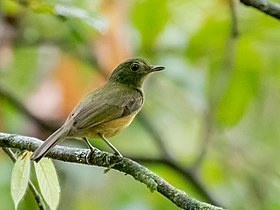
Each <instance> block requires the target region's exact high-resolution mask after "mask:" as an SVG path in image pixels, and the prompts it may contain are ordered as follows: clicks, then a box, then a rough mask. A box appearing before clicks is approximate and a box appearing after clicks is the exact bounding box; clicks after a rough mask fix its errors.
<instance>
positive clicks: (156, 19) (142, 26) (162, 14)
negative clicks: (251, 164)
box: [131, 0, 168, 49]
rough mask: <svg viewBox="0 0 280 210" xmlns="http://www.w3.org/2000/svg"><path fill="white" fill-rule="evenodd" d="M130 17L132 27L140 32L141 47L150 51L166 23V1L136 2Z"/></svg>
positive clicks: (145, 0) (146, 0)
mask: <svg viewBox="0 0 280 210" xmlns="http://www.w3.org/2000/svg"><path fill="white" fill-rule="evenodd" d="M131 15H132V22H133V24H134V26H135V27H136V28H137V29H138V30H139V32H140V35H141V39H142V45H143V46H144V48H145V49H150V48H151V47H152V45H153V44H154V41H155V39H156V38H157V36H158V35H159V33H160V32H161V31H162V30H163V29H164V27H165V25H166V23H167V21H168V8H167V1H166V0H144V1H137V3H135V5H134V7H133V9H132V13H131Z"/></svg>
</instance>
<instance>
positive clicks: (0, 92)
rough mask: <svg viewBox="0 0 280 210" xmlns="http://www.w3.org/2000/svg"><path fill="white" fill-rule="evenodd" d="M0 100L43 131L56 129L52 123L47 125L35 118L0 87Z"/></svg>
mask: <svg viewBox="0 0 280 210" xmlns="http://www.w3.org/2000/svg"><path fill="white" fill-rule="evenodd" d="M1 98H3V99H5V100H7V101H8V102H9V103H10V104H11V105H13V106H14V107H15V108H16V109H17V110H19V111H20V112H21V113H22V114H24V115H26V116H27V117H29V118H30V119H31V120H32V121H33V122H35V123H36V124H37V125H39V126H40V127H41V128H43V129H44V130H47V131H51V132H53V131H55V130H56V129H57V128H58V126H53V123H47V122H45V121H43V120H42V119H40V118H38V117H37V116H35V115H34V114H33V113H31V112H30V111H29V110H28V109H27V108H26V107H25V106H24V105H23V104H22V103H21V102H20V101H19V100H18V99H17V97H16V96H15V95H14V94H13V93H11V92H9V91H8V90H6V89H5V88H3V87H1V86H0V99H1Z"/></svg>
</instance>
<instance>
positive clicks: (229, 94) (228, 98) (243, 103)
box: [216, 38, 263, 126]
mask: <svg viewBox="0 0 280 210" xmlns="http://www.w3.org/2000/svg"><path fill="white" fill-rule="evenodd" d="M248 55H250V56H248ZM261 60H262V59H261V56H260V54H259V52H258V49H257V48H256V47H255V45H254V44H253V43H252V44H251V43H250V42H249V40H248V39H246V38H242V39H240V40H239V43H238V46H237V52H236V59H235V63H234V69H233V73H232V76H231V78H230V80H229V84H228V87H227V88H226V90H225V93H224V95H223V96H222V97H221V100H220V101H219V102H218V103H217V107H216V120H217V122H218V123H219V124H220V125H223V126H233V125H235V124H236V123H238V122H239V121H240V120H241V118H242V117H243V115H244V114H245V112H246V111H247V109H248V106H249V104H250V102H251V100H252V99H253V96H255V94H256V93H257V91H258V89H259V80H260V72H261V69H262V66H263V64H262V61H261Z"/></svg>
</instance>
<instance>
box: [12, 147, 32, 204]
mask: <svg viewBox="0 0 280 210" xmlns="http://www.w3.org/2000/svg"><path fill="white" fill-rule="evenodd" d="M31 154H32V153H31V152H24V153H22V154H21V155H20V156H19V158H18V159H17V161H16V162H15V165H14V168H13V171H12V179H11V193H12V198H13V201H14V204H15V209H17V206H18V204H19V202H20V201H21V199H22V198H23V196H24V194H25V192H26V189H27V185H28V181H29V174H30V156H31Z"/></svg>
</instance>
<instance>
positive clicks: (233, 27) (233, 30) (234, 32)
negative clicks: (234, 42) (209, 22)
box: [229, 0, 238, 38]
mask: <svg viewBox="0 0 280 210" xmlns="http://www.w3.org/2000/svg"><path fill="white" fill-rule="evenodd" d="M229 8H230V16H231V35H232V37H235V38H236V37H237V36H238V20H237V11H236V5H235V0H229Z"/></svg>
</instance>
